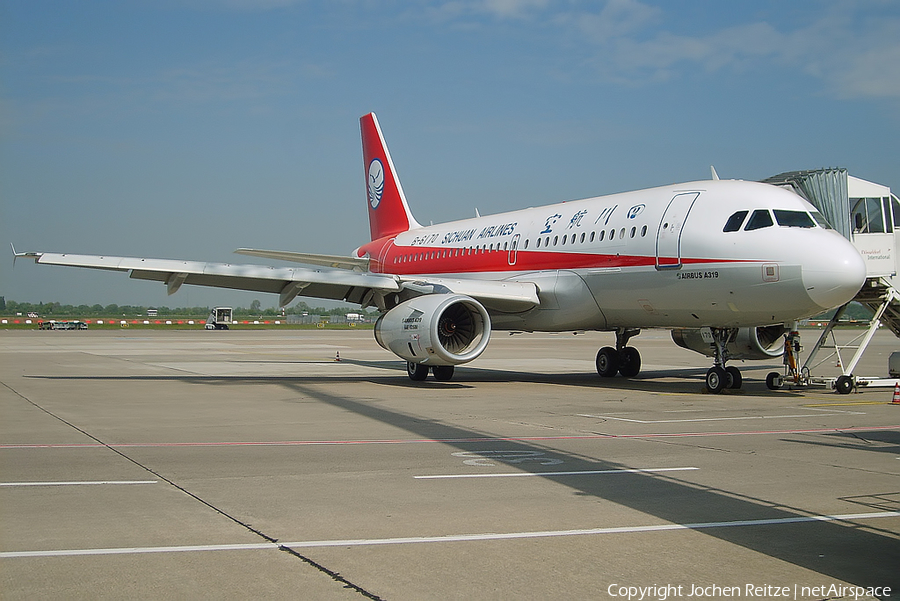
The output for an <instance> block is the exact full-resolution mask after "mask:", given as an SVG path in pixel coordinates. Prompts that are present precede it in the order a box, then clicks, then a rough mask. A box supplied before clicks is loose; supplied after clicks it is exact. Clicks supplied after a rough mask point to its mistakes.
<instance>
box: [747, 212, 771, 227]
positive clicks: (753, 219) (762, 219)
mask: <svg viewBox="0 0 900 601" xmlns="http://www.w3.org/2000/svg"><path fill="white" fill-rule="evenodd" d="M773 225H775V223H774V222H773V221H772V214H771V213H769V211H767V210H766V209H756V210H755V211H753V214H752V215H750V219H749V220H748V221H747V226H746V227H745V228H744V231H746V232H749V231H751V230H758V229H762V228H764V227H770V226H773Z"/></svg>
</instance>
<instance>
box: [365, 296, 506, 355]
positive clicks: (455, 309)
mask: <svg viewBox="0 0 900 601" xmlns="http://www.w3.org/2000/svg"><path fill="white" fill-rule="evenodd" d="M490 338H491V318H490V317H489V316H488V313H487V310H486V309H485V308H484V307H483V306H482V305H481V303H479V302H478V301H476V300H475V299H473V298H471V297H468V296H464V295H461V294H426V295H423V296H417V297H416V298H412V299H410V300H408V301H404V302H402V303H400V304H399V305H397V306H396V307H394V308H393V309H391V310H390V311H388V312H387V313H385V314H384V315H382V316H381V317H379V318H378V321H376V322H375V340H377V341H378V344H380V345H381V346H382V347H384V348H385V349H387V350H389V351H391V352H392V353H394V354H395V355H397V356H399V357H401V358H403V359H406V360H407V361H409V362H412V363H421V364H426V365H459V364H460V363H466V362H467V361H471V360H472V359H475V358H476V357H478V355H480V354H481V353H482V352H483V351H484V349H485V347H487V343H488V340H490Z"/></svg>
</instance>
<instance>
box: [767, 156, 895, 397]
mask: <svg viewBox="0 0 900 601" xmlns="http://www.w3.org/2000/svg"><path fill="white" fill-rule="evenodd" d="M763 181H764V182H766V183H769V184H774V185H777V186H782V187H786V188H789V189H791V190H793V191H794V192H796V193H797V194H799V195H800V196H802V197H803V198H805V199H806V200H808V201H809V202H810V203H812V204H813V206H815V207H816V208H817V209H819V211H820V212H821V213H822V214H823V215H824V216H825V218H826V219H828V221H829V222H830V223H831V224H832V225H833V226H834V228H835V229H836V230H837V231H838V232H840V233H841V235H843V236H844V237H845V238H847V239H848V240H850V241H851V242H852V243H853V245H854V246H855V247H856V248H857V250H859V252H860V254H861V255H862V257H863V258H864V259H865V262H866V270H867V277H866V282H865V284H864V285H863V287H862V288H861V289H860V291H859V293H858V294H857V295H856V298H854V299H853V301H851V302H854V301H855V302H858V303H861V304H862V305H864V306H866V307H868V308H869V309H871V310H872V312H873V313H874V316H873V318H872V321H871V322H870V324H869V327H868V328H867V330H866V331H865V332H863V333H861V334H860V335H859V336H857V337H856V338H855V339H854V340H852V341H850V342H849V343H847V344H843V345H840V344H838V343H837V340H836V338H835V336H834V328H835V326H836V325H837V324H838V321H839V320H840V319H841V317H843V315H844V314H845V312H846V310H847V307H848V306H849V304H850V303H847V304H846V305H844V306H842V307H840V308H839V309H838V310H837V312H836V313H835V314H834V317H833V318H832V319H831V321H830V322H829V323H828V325H827V326H826V327H825V330H824V331H823V332H822V334H821V336H820V337H819V340H818V341H817V342H816V344H815V346H814V347H813V349H812V351H811V352H810V353H809V356H808V357H807V359H806V361H805V362H804V363H803V366H802V367H799V368H798V367H797V363H796V362H795V356H794V353H795V352H796V350H798V349H799V343H797V344H795V345H792V344H791V342H792V341H791V340H790V338H789V339H788V341H787V342H786V344H785V365H786V366H787V368H786V375H785V376H784V377H783V379H782V382H778V381H777V378H772V377H771V376H770V378H769V379H767V383H768V384H770V386H771V387H773V388H775V387H777V385H778V384H780V383H784V384H788V385H791V384H796V385H801V386H803V385H809V384H824V385H827V386H831V387H833V388H835V389H836V390H837V391H838V392H840V393H842V394H847V393H849V392H851V391H852V390H853V389H855V388H858V387H860V386H895V385H896V384H897V383H898V382H900V379H896V378H877V377H867V376H859V375H856V374H854V371H855V369H856V367H857V365H858V363H859V360H860V359H861V358H862V355H863V353H864V352H865V350H866V348H867V347H868V344H869V342H870V341H871V340H872V337H873V336H874V335H875V332H876V330H877V329H878V328H879V327H881V326H882V325H883V326H885V327H887V328H889V329H890V330H891V331H892V332H893V333H894V335H895V336H897V337H900V278H898V275H897V274H898V271H900V270H898V263H900V252H898V250H897V247H898V245H897V242H898V238H900V199H898V198H897V196H895V195H894V194H892V193H891V189H890V188H888V187H887V186H882V185H880V184H876V183H873V182H868V181H866V180H863V179H859V178H857V177H853V176H851V175H850V174H849V173H848V172H847V170H846V169H818V170H813V171H791V172H788V173H782V174H780V175H776V176H774V177H770V178H768V179H766V180H763ZM895 224H896V227H895ZM823 352H825V353H826V354H825V355H824V356H823ZM851 352H852V357H851V358H850V359H849V361H845V360H844V356H843V355H849V354H850V353H851ZM835 357H836V358H837V365H838V366H839V367H840V368H841V375H840V376H839V377H837V378H815V377H813V376H812V375H811V372H812V370H813V369H815V368H816V367H818V366H820V365H822V364H823V363H825V362H826V361H829V360H831V359H834V358H835ZM892 371H893V370H892ZM774 375H775V376H777V375H778V374H774ZM891 375H897V374H891Z"/></svg>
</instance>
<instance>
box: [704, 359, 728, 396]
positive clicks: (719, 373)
mask: <svg viewBox="0 0 900 601" xmlns="http://www.w3.org/2000/svg"><path fill="white" fill-rule="evenodd" d="M727 382H728V374H727V373H725V370H724V369H723V368H721V367H718V366H716V367H711V368H709V371H708V372H706V388H707V390H709V391H710V392H711V393H712V394H719V393H720V392H722V390H723V389H724V388H725V384H727Z"/></svg>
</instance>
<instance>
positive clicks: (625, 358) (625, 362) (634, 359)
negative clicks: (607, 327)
mask: <svg viewBox="0 0 900 601" xmlns="http://www.w3.org/2000/svg"><path fill="white" fill-rule="evenodd" d="M619 373H620V374H622V376H624V377H626V378H633V377H635V376H636V375H638V374H639V373H641V354H640V353H639V352H638V350H637V349H636V348H634V347H633V346H626V347H625V348H623V349H622V351H621V352H620V353H619Z"/></svg>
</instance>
